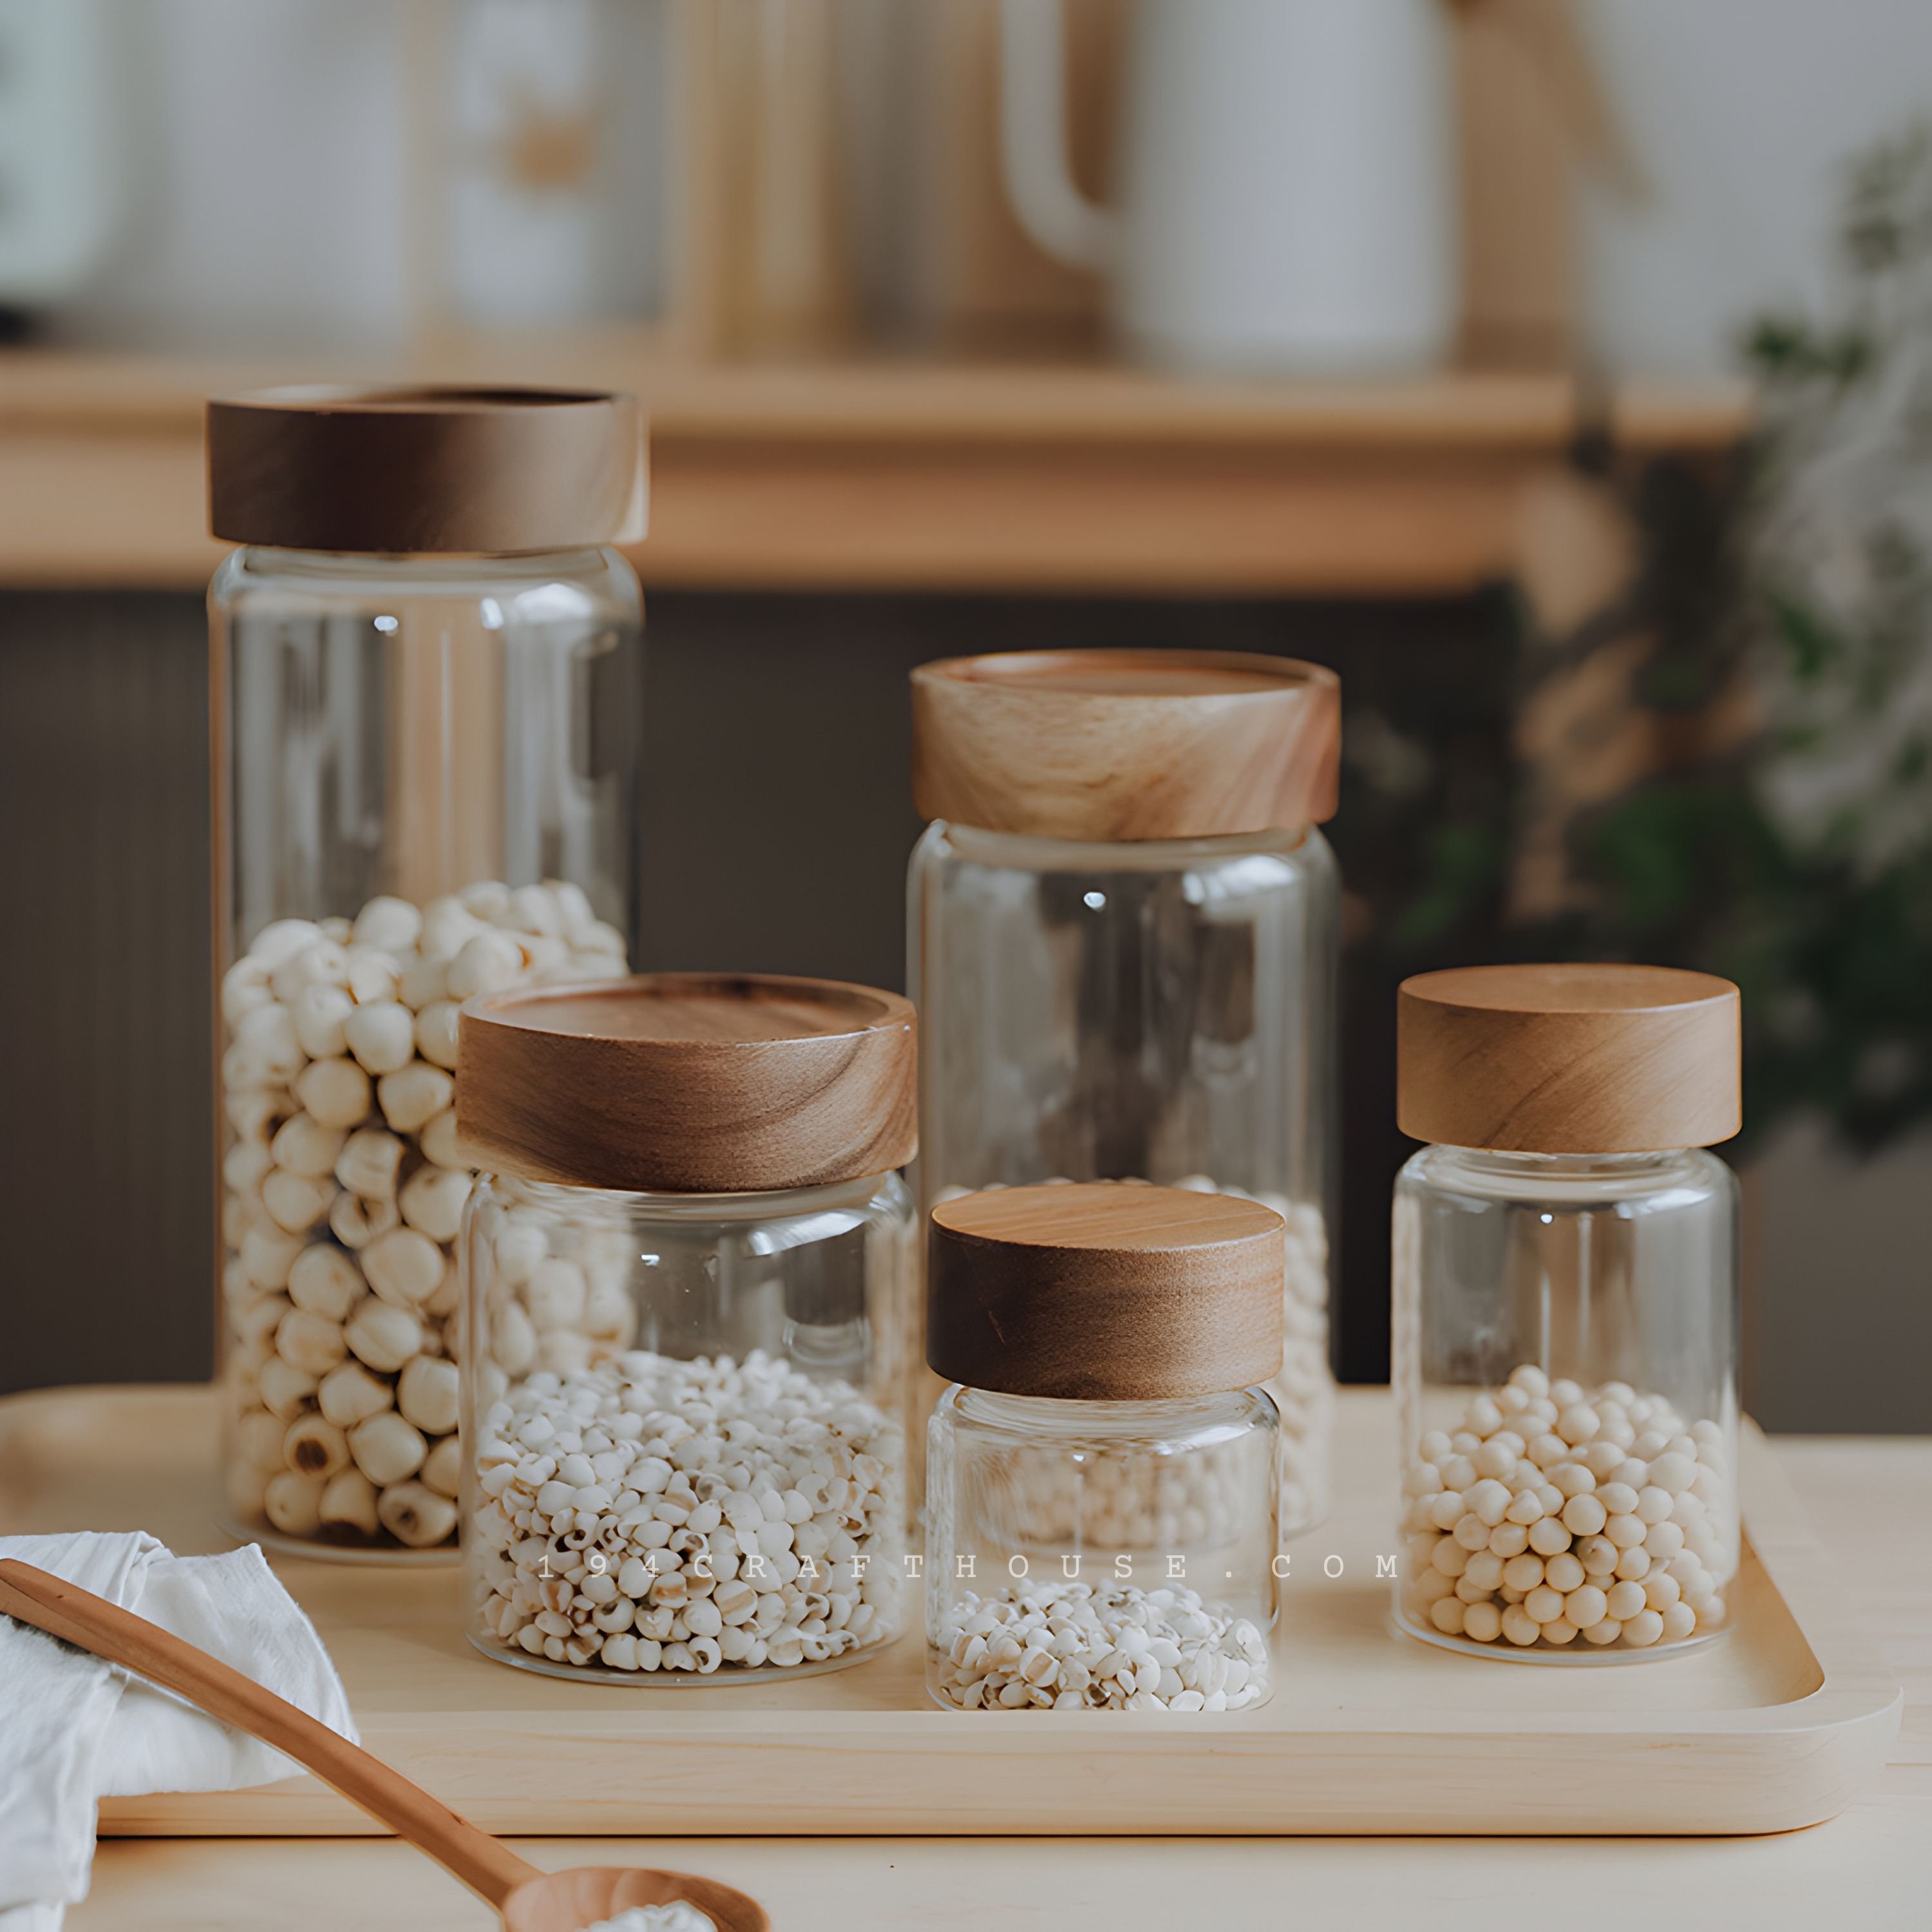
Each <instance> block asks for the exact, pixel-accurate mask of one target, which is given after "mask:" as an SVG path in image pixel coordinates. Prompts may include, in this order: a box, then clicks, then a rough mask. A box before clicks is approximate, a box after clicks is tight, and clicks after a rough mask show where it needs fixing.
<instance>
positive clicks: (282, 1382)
mask: <svg viewBox="0 0 1932 1932" xmlns="http://www.w3.org/2000/svg"><path fill="white" fill-rule="evenodd" d="M255 1388H256V1392H257V1394H259V1395H260V1397H261V1399H262V1406H263V1408H264V1409H266V1410H267V1411H268V1412H269V1414H270V1415H273V1416H277V1417H279V1418H281V1421H284V1422H293V1421H295V1419H296V1417H297V1416H299V1415H301V1414H302V1411H303V1410H304V1409H306V1408H307V1407H308V1404H309V1402H310V1400H311V1398H312V1397H314V1394H315V1391H316V1379H315V1377H314V1376H312V1375H311V1374H310V1373H308V1370H306V1369H299V1368H297V1367H296V1366H295V1364H293V1362H290V1361H284V1359H283V1358H282V1357H281V1356H280V1355H271V1356H270V1357H269V1358H268V1360H267V1361H265V1362H264V1363H263V1364H262V1366H261V1367H260V1370H257V1373H256V1378H255Z"/></svg>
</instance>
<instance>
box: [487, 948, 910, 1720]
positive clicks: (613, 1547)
mask: <svg viewBox="0 0 1932 1932" xmlns="http://www.w3.org/2000/svg"><path fill="white" fill-rule="evenodd" d="M461 1050H462V1058H461V1064H460V1068H459V1082H458V1110H459V1124H460V1131H461V1133H462V1134H463V1139H464V1142H465V1144H466V1145H469V1146H472V1147H473V1148H474V1149H475V1151H476V1154H477V1157H478V1160H481V1161H482V1162H483V1163H484V1164H485V1165H486V1166H487V1167H488V1168H489V1169H490V1172H487V1173H486V1174H485V1175H484V1177H483V1178H482V1179H481V1181H479V1182H478V1186H477V1188H476V1190H475V1194H474V1196H472V1199H471V1202H470V1203H469V1208H468V1210H467V1211H466V1216H465V1223H464V1232H463V1256H464V1269H465V1276H466V1280H465V1309H466V1319H467V1322H468V1330H467V1333H466V1336H465V1337H464V1341H463V1442H464V1444H465V1445H466V1446H465V1452H464V1464H463V1489H462V1509H463V1555H464V1565H465V1573H466V1583H467V1600H468V1604H469V1613H468V1614H469V1637H470V1640H471V1642H472V1643H474V1644H475V1646H476V1647H477V1649H479V1650H480V1651H481V1652H483V1653H484V1655H486V1656H488V1657H491V1658H496V1659H497V1660H499V1661H502V1662H505V1663H509V1664H517V1665H520V1666H522V1667H524V1668H526V1669H529V1670H541V1671H547V1672H549V1673H552V1674H553V1675H558V1676H568V1677H573V1678H590V1679H601V1680H604V1681H608V1682H618V1683H626V1684H660V1685H677V1684H689V1683H694V1682H730V1681H733V1680H742V1679H757V1678H769V1677H788V1676H800V1675H803V1674H805V1673H811V1672H814V1671H818V1670H832V1669H835V1668H838V1667H841V1666H843V1665H845V1664H854V1663H857V1662H859V1661H862V1660H863V1659H864V1658H866V1657H868V1656H869V1655H871V1654H872V1653H873V1652H874V1651H875V1650H877V1648H878V1647H879V1646H881V1645H883V1644H884V1643H888V1642H889V1641H890V1640H892V1638H893V1637H895V1636H897V1635H898V1634H899V1631H900V1630H901V1628H902V1627H903V1623H904V1604H905V1599H906V1594H907V1590H908V1588H909V1577H908V1570H909V1566H908V1565H907V1561H906V1549H905V1526H906V1520H907V1504H906V1491H905V1484H906V1457H905V1448H904V1430H903V1426H902V1422H901V1415H902V1412H903V1406H904V1390H905V1380H906V1372H907V1367H908V1354H907V1349H908V1341H907V1337H908V1335H909V1333H910V1326H911V1314H912V1310H911V1307H910V1301H911V1296H912V1293H913V1283H914V1281H915V1280H916V1256H915V1254H914V1252H913V1207H912V1199H911V1196H910V1193H909V1191H908V1190H907V1188H906V1187H905V1185H904V1183H903V1181H901V1179H900V1178H899V1177H898V1174H897V1173H896V1172H893V1171H892V1170H893V1169H895V1168H897V1167H898V1166H900V1165H901V1164H902V1163H903V1162H904V1161H905V1160H908V1159H910V1157H911V1154H912V1152H913V1147H914V1145H915V1142H914V1139H913V1119H914V1111H915V1101H914V1085H915V1068H914V1036H913V1019H912V1013H911V1009H910V1006H909V1005H908V1004H907V1002H906V1001H904V1000H901V999H900V998H898V997H897V996H896V995H891V994H886V993H874V992H871V991H869V990H868V989H865V988H862V987H854V986H836V985H833V984H831V983H826V982H823V981H812V980H779V979H771V978H763V977H739V978H732V979H724V978H721V977H700V976H694V975H679V974H659V975H654V976H647V977H642V978H638V979H634V980H624V981H618V982H613V983H610V984H609V985H607V986H602V987H598V988H593V989H583V990H581V991H578V990H576V989H556V990H554V991H551V992H544V993H521V992H519V993H511V994H505V995H496V996H493V997H490V998H481V999H478V1000H476V1001H472V1002H471V1003H470V1004H469V1006H467V1007H466V1008H465V1009H464V1011H463V1020H462V1034H461ZM566 1174H568V1175H575V1176H577V1178H574V1179H565V1178H562V1176H563V1175H566ZM625 1183H628V1185H624V1184H625Z"/></svg>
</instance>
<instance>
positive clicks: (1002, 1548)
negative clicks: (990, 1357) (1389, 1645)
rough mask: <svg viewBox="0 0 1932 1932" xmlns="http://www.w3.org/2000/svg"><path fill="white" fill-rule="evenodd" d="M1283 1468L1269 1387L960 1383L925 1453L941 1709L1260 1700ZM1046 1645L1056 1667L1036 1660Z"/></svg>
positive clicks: (932, 1631) (931, 1632) (1272, 1607)
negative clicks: (1071, 1398)
mask: <svg viewBox="0 0 1932 1932" xmlns="http://www.w3.org/2000/svg"><path fill="white" fill-rule="evenodd" d="M1280 1457H1281V1438H1280V1418H1279V1417H1278V1416H1277V1413H1276V1410H1275V1407H1274V1402H1273V1400H1271V1398H1270V1397H1269V1396H1268V1394H1267V1392H1266V1391H1264V1390H1261V1389H1247V1390H1240V1391H1234V1392H1232V1393H1231V1394H1226V1395H1218V1396H1211V1397H1195V1398H1191V1399H1190V1400H1184V1401H1172V1402H1145V1403H1124V1402H1066V1401H1058V1400H1047V1399H1044V1398H1041V1397H1025V1396H1007V1395H998V1394H992V1393H989V1391H985V1390H983V1389H972V1388H962V1387H961V1386H960V1385H959V1384H957V1383H955V1384H953V1385H952V1386H951V1387H950V1388H948V1389H947V1391H946V1392H945V1393H944V1394H943V1395H942V1396H941V1398H940V1400H939V1402H938V1406H936V1407H935V1409H934V1411H933V1414H932V1421H931V1423H930V1424H929V1442H928V1445H927V1451H926V1683H927V1688H928V1690H929V1692H930V1693H931V1694H932V1697H933V1699H934V1700H935V1702H936V1703H938V1704H940V1705H941V1706H942V1707H943V1708H944V1709H948V1710H978V1709H1021V1710H1024V1709H1034V1708H1049V1707H1051V1708H1059V1709H1090V1710H1091V1709H1100V1710H1120V1709H1135V1710H1139V1709H1173V1710H1181V1711H1202V1710H1205V1711H1216V1712H1218V1711H1224V1710H1241V1709H1247V1708H1248V1707H1250V1706H1252V1705H1254V1704H1257V1703H1262V1702H1264V1701H1265V1700H1266V1698H1267V1697H1268V1695H1269V1693H1270V1690H1271V1679H1270V1672H1269V1652H1268V1632H1269V1631H1271V1629H1272V1628H1274V1621H1275V1615H1276V1607H1277V1592H1276V1580H1275V1579H1276V1570H1275V1558H1276V1553H1277V1540H1278V1535H1279V1521H1280V1519H1279V1514H1278V1505H1279V1498H1280ZM1040 1649H1046V1651H1047V1652H1049V1657H1046V1658H1035V1657H1034V1655H1033V1653H1034V1652H1035V1651H1037V1650H1040ZM1150 1658H1151V1662H1150V1661H1149V1660H1150Z"/></svg>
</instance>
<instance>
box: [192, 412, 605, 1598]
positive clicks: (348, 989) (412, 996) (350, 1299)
mask: <svg viewBox="0 0 1932 1932" xmlns="http://www.w3.org/2000/svg"><path fill="white" fill-rule="evenodd" d="M642 453H643V445H642V432H641V428H640V419H639V418H638V416H637V410H636V408H635V406H634V404H632V403H631V401H630V400H629V399H628V398H619V397H609V396H585V395H574V394H573V395H548V394H541V393H526V392H511V393H508V394H498V393H494V392H436V391H406V392H395V393H388V392H382V393H377V394H375V395H355V394H341V393H338V392H328V391H308V390H305V391H296V392H271V393H270V394H269V395H264V396H262V397H258V398H243V399H241V400H239V401H233V402H220V403H215V404H211V406H210V410H209V458H210V480H211V500H212V504H213V520H214V527H215V529H216V531H217V534H219V535H225V536H228V537H231V538H237V539H239V540H240V541H241V542H242V546H243V547H242V548H240V549H239V550H236V551H235V552H234V553H233V554H232V555H231V556H229V558H228V559H227V560H226V562H224V563H223V565H222V566H221V568H220V571H218V572H217V574H216V577H215V579H214V584H213V586H212V587H211V591H210V593H209V609H210V615H211V627H212V628H211V636H212V659H211V685H212V689H213V693H214V706H213V711H214V892H215V904H216V922H215V925H216V935H217V960H216V971H217V976H218V986H219V1004H220V1016H219V1019H218V1022H217V1040H218V1042H219V1049H218V1050H219V1055H220V1058H219V1064H218V1068H217V1094H218V1098H219V1116H218V1119H219V1136H220V1143H219V1158H220V1249H221V1253H220V1280H221V1296H220V1302H221V1309H222V1319H221V1320H220V1325H219V1327H220V1337H221V1343H222V1346H221V1351H220V1353H221V1358H222V1363H221V1374H222V1380H223V1387H224V1391H225V1395H226V1401H225V1403H224V1409H223V1424H224V1435H223V1440H224V1451H223V1459H224V1463H225V1468H226V1498H227V1507H228V1514H229V1521H230V1524H231V1526H232V1527H233V1528H234V1529H236V1532H238V1533H239V1534H241V1535H245V1536H248V1537H252V1538H260V1539H261V1540H262V1541H266V1542H269V1543H271V1544H278V1545H281V1546H282V1547H290V1548H296V1549H300V1550H304V1551H305V1552H307V1553H311V1554H339V1555H344V1556H347V1555H354V1554H379V1555H382V1556H385V1557H386V1558H388V1559H391V1560H394V1559H396V1558H398V1556H403V1555H405V1554H407V1553H409V1552H410V1551H416V1552H422V1553H441V1554H443V1555H444V1556H450V1555H453V1554H454V1545H455V1524H456V1504H455V1495H456V1488H457V1481H458V1474H459V1470H460V1464H459V1462H458V1448H457V1443H456V1440H455V1429H456V1412H457V1388H456V1382H457V1372H456V1368H455V1362H454V1360H453V1358H454V1356H455V1353H456V1352H457V1351H456V1344H455V1333H454V1327H453V1318H454V1316H455V1312H456V1309H457V1301H458V1294H457V1279H456V1270H455V1263H454V1260H453V1250H454V1242H455V1235H456V1232H457V1227H458V1221H459V1219H460V1215H461V1213H462V1210H463V1200H464V1197H465V1196H466V1194H467V1193H468V1192H469V1187H470V1184H471V1176H472V1171H471V1169H470V1166H469V1162H468V1160H467V1157H466V1155H465V1154H463V1151H461V1150H460V1148H458V1145H457V1142H456V1137H455V1115H454V1114H453V1112H452V1094H453V1088H454V1079H453V1073H454V1069H455V1064H456V1014H457V1009H458V1005H459V1004H460V1002H461V1001H463V999H465V998H467V997H469V995H472V994H473V993H475V992H480V991H484V990H488V989H494V988H500V987H503V986H512V985H520V984H526V983H547V982H550V981H555V980H572V979H602V978H606V977H609V976H610V975H611V974H617V973H621V972H622V971H624V970H625V957H626V950H627V947H628V944H629V941H630V937H631V924H632V915H633V905H634V877H635V869H636V868H635V864H634V851H633V842H632V841H633V837H634V831H633V827H634V819H635V811H636V802H637V799H636V793H637V733H638V730H639V726H640V717H639V675H640V655H641V634H640V604H639V598H638V592H637V580H636V578H635V577H634V575H633V574H632V572H631V569H630V567H629V566H628V564H626V563H625V562H624V560H623V559H622V557H621V556H619V555H618V553H616V551H615V550H611V549H609V548H607V547H603V545H604V540H605V539H607V538H609V539H613V540H614V539H617V538H625V537H627V536H630V535H635V534H637V531H638V527H639V517H640V508H641V496H640V479H641V463H642Z"/></svg>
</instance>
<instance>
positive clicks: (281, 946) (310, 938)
mask: <svg viewBox="0 0 1932 1932" xmlns="http://www.w3.org/2000/svg"><path fill="white" fill-rule="evenodd" d="M322 936H323V933H322V928H321V927H320V926H317V924H316V923H315V922H314V920H313V919H272V920H271V921H270V922H269V924H268V925H266V926H263V929H261V931H260V932H258V933H257V934H256V935H255V937H254V941H252V942H251V944H250V946H249V947H248V956H249V957H250V958H251V959H256V960H259V961H260V962H261V964H262V965H263V967H264V968H266V969H267V970H268V971H269V972H271V973H272V972H273V971H275V968H277V967H278V966H279V965H281V963H282V962H283V961H284V959H293V957H294V956H296V954H297V953H299V952H300V951H301V950H302V948H303V947H305V946H312V945H313V944H314V943H315V942H316V941H317V940H318V939H320V938H321V937H322Z"/></svg>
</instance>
